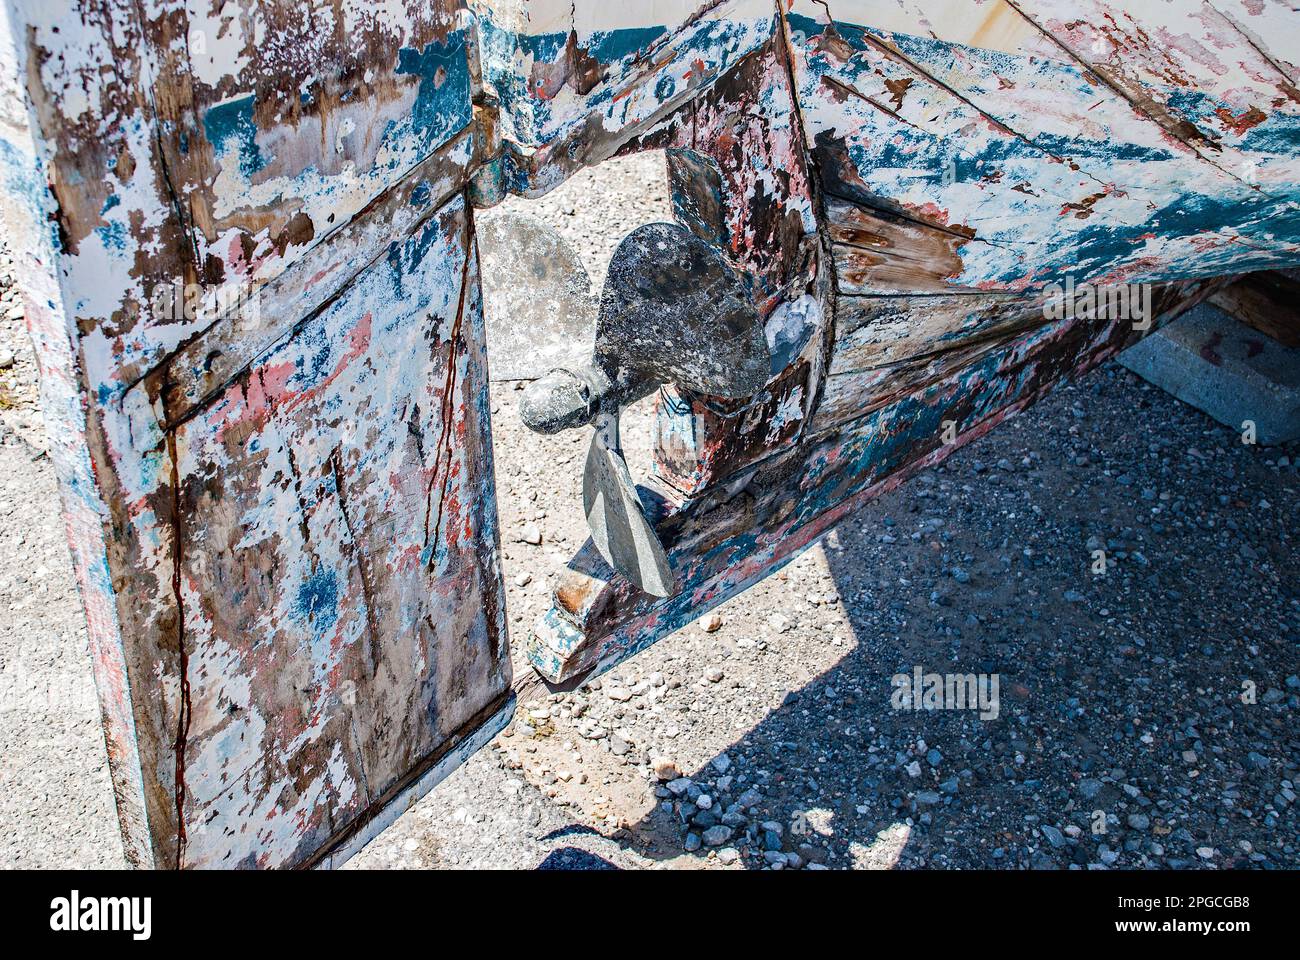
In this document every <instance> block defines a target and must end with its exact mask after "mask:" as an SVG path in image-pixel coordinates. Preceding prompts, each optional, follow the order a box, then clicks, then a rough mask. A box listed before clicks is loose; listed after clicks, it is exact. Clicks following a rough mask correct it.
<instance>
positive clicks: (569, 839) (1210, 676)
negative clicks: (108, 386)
mask: <svg viewBox="0 0 1300 960" xmlns="http://www.w3.org/2000/svg"><path fill="white" fill-rule="evenodd" d="M662 196H663V175H662V167H661V161H659V159H658V158H657V156H655V155H648V156H644V157H636V158H630V159H627V160H620V161H611V162H610V163H607V164H605V165H602V167H601V168H600V169H599V170H597V171H592V172H589V173H587V174H584V175H583V176H581V177H580V178H577V179H576V180H575V181H572V182H571V183H570V184H569V185H568V186H566V187H565V188H564V190H563V191H560V192H557V193H556V194H552V195H551V196H550V197H548V198H545V199H544V200H543V201H540V202H538V203H536V204H534V205H531V206H530V207H529V208H528V209H529V210H530V211H531V212H536V213H538V214H539V215H541V216H543V217H544V218H545V219H547V220H548V222H551V223H554V224H556V225H557V226H558V227H559V229H560V230H561V232H563V233H565V234H566V235H567V236H568V237H569V238H570V239H571V240H573V241H574V242H575V244H576V245H577V247H578V249H579V251H580V252H581V253H582V255H583V257H584V259H585V260H586V261H587V262H588V263H589V265H590V267H591V271H592V273H593V275H594V276H600V275H601V273H602V272H603V266H604V263H606V262H607V261H608V257H609V255H610V254H611V252H612V250H613V247H614V246H615V244H616V243H617V240H618V239H619V237H621V236H622V235H623V234H624V233H626V232H627V231H628V230H629V229H631V228H632V227H633V226H635V225H636V224H637V223H640V222H644V221H646V220H653V219H662V218H664V217H665V216H666V208H665V205H664V203H663V199H662ZM3 266H5V263H4V261H0V267H3ZM6 272H7V271H5V270H3V269H0V275H3V274H4V273H6ZM12 303H13V301H12V296H11V293H10V292H9V291H8V290H0V317H2V318H3V319H0V424H2V426H0V667H2V668H3V673H2V674H0V680H2V681H3V684H4V686H3V687H0V693H2V694H3V696H0V769H2V771H3V772H2V776H3V791H0V826H2V827H3V830H0V864H3V865H5V866H114V865H119V864H120V863H121V862H122V854H121V845H120V842H119V841H118V839H117V835H116V821H115V818H114V815H113V806H112V798H111V794H110V792H109V786H108V776H107V769H106V764H105V759H104V748H103V743H102V740H101V738H100V736H99V733H98V726H97V719H96V711H95V707H94V702H93V696H92V695H91V686H90V683H91V681H90V676H89V662H88V658H87V654H86V649H85V642H86V641H85V630H84V626H83V624H82V620H81V612H80V609H79V607H78V602H77V597H76V591H75V588H74V586H73V583H72V578H71V570H70V565H69V561H68V557H67V548H66V545H65V543H64V540H63V532H62V527H61V524H60V523H59V520H58V504H57V499H56V492H55V484H54V480H53V477H52V471H51V467H50V464H49V461H48V459H47V458H45V457H44V456H43V454H42V450H43V444H44V440H43V437H42V435H41V425H40V420H39V416H38V415H37V414H36V413H35V411H34V409H33V398H34V384H35V368H34V364H33V362H32V360H31V350H30V346H29V344H28V342H27V339H26V335H25V332H24V331H23V328H22V322H21V319H20V318H19V317H18V312H17V311H15V310H14V309H12ZM6 353H11V354H12V355H13V356H14V357H15V362H14V363H13V364H12V365H9V366H5V361H6V359H7V357H6ZM517 399H518V394H517V392H516V390H515V385H514V384H511V383H501V384H496V385H494V388H493V432H494V437H495V447H496V451H497V480H498V485H499V491H498V492H499V498H500V505H501V513H502V530H503V532H504V540H505V542H504V543H503V552H504V555H505V577H506V589H507V611H508V613H507V615H508V617H509V619H510V626H511V630H512V631H513V632H514V634H515V636H516V637H519V636H522V634H523V632H524V631H526V629H527V626H528V624H529V623H530V622H531V621H532V619H533V618H534V617H535V616H536V615H537V614H538V613H540V612H541V611H542V610H543V609H544V608H545V606H546V605H547V603H548V596H549V588H550V583H551V582H552V579H553V577H554V576H555V575H556V574H557V573H558V571H559V570H561V569H562V568H563V566H564V563H565V562H566V561H567V559H568V557H569V556H570V555H571V554H572V552H573V551H574V550H575V549H576V548H577V547H578V546H579V545H580V544H581V543H582V541H583V540H584V539H585V535H584V532H583V525H582V519H581V516H580V475H581V470H582V462H583V456H584V454H585V444H586V437H585V436H583V435H581V434H580V433H578V432H575V433H574V434H573V436H571V437H567V436H561V437H558V438H544V437H539V436H536V435H533V434H530V433H528V432H527V431H526V430H524V429H523V428H522V426H521V425H520V423H519V420H518V416H517V414H516V401H517ZM629 421H630V422H628V423H627V424H626V425H625V433H626V434H627V436H626V437H625V440H626V442H627V444H628V447H629V460H630V461H631V464H632V469H633V472H634V473H638V472H644V471H645V469H646V464H647V463H648V456H649V453H648V444H649V427H648V418H647V410H646V409H645V407H644V406H643V407H642V408H641V409H639V410H636V411H632V413H631V414H630V416H629ZM1298 458H1300V449H1297V448H1292V449H1279V448H1271V449H1270V448H1262V447H1256V446H1247V445H1245V444H1242V443H1241V442H1240V440H1239V438H1238V437H1237V436H1236V435H1235V434H1233V433H1231V432H1229V431H1227V430H1225V429H1223V428H1221V427H1219V426H1217V425H1216V424H1214V423H1213V422H1212V421H1210V420H1209V419H1208V418H1206V417H1205V416H1203V415H1202V414H1200V413H1199V412H1197V411H1195V410H1193V409H1191V408H1189V407H1187V406H1185V405H1183V404H1181V403H1179V402H1178V401H1177V400H1174V399H1173V398H1171V397H1169V396H1168V395H1166V394H1164V393H1163V392H1161V391H1159V390H1156V389H1154V388H1151V387H1148V386H1147V385H1145V384H1143V383H1142V382H1141V381H1139V380H1137V379H1136V378H1134V377H1133V376H1132V375H1131V374H1129V373H1127V372H1126V371H1124V370H1123V369H1122V368H1120V367H1118V366H1115V365H1108V366H1106V367H1104V368H1102V369H1100V370H1098V371H1096V372H1094V373H1093V374H1091V375H1089V376H1088V377H1086V378H1084V379H1083V380H1081V381H1080V382H1078V383H1077V384H1073V385H1063V386H1062V387H1061V388H1060V389H1059V390H1058V391H1057V392H1056V393H1055V394H1054V395H1053V396H1052V397H1050V398H1048V399H1047V400H1045V401H1043V402H1042V403H1040V404H1039V405H1038V406H1036V407H1034V408H1033V409H1031V410H1030V411H1028V412H1026V413H1024V414H1022V415H1021V416H1019V417H1017V418H1014V419H1012V420H1010V421H1008V422H1007V423H1005V424H1004V425H1002V426H1001V427H1000V428H999V429H998V430H995V431H993V432H992V433H991V434H990V435H989V436H987V437H985V438H984V439H982V440H980V441H978V442H976V443H974V444H971V445H970V446H968V447H966V448H965V449H963V450H961V451H959V452H958V453H956V454H955V455H954V456H953V457H952V458H950V459H949V460H948V461H947V462H946V464H945V465H943V466H941V467H939V468H937V469H935V470H933V471H930V472H929V473H927V474H925V475H922V476H920V477H918V478H917V479H915V480H913V481H912V482H910V483H909V484H907V485H905V486H904V487H903V488H901V489H899V490H896V491H894V492H892V493H890V494H889V495H887V496H884V497H881V498H880V499H879V500H878V501H875V502H873V503H871V504H869V505H867V506H865V507H864V508H862V509H861V510H859V511H857V512H856V513H855V514H853V515H852V516H851V517H849V518H848V519H847V520H845V521H844V522H843V523H842V524H840V525H839V527H837V528H836V529H835V530H834V531H832V532H831V533H830V534H829V535H827V536H826V537H825V538H823V540H822V541H821V542H820V543H819V544H817V545H816V546H814V547H813V548H812V549H810V550H808V551H807V552H805V553H804V554H803V555H802V556H801V557H799V558H798V559H796V560H795V561H794V562H792V563H791V564H789V565H788V566H787V567H786V568H785V569H784V570H782V571H781V572H779V573H777V574H776V575H774V576H772V577H769V578H768V579H767V580H765V581H764V582H762V583H760V584H758V585H756V586H755V587H753V588H751V589H750V590H748V591H746V592H745V593H743V594H741V595H740V596H738V597H736V598H734V599H732V600H731V601H729V602H728V603H726V604H724V605H723V606H721V607H719V608H718V610H717V611H716V613H715V614H713V615H711V616H709V617H707V618H705V619H704V620H703V621H702V622H700V623H698V624H695V625H692V626H691V627H689V628H687V629H684V630H681V631H679V632H678V633H676V634H674V635H673V636H671V637H668V638H666V639H664V640H663V641H661V642H660V643H659V644H657V645H656V646H655V647H653V648H651V649H650V650H649V651H647V652H646V653H644V654H642V655H641V656H639V657H637V658H636V659H634V660H633V661H631V662H629V663H627V664H625V665H623V666H622V667H621V668H619V669H617V670H615V671H614V672H613V675H612V676H606V677H605V678H603V679H602V680H600V681H597V682H595V683H593V684H592V686H591V688H590V689H587V690H584V691H582V692H580V693H577V694H569V695H563V696H559V697H553V698H549V699H545V700H541V701H538V702H534V703H532V704H529V705H527V706H526V707H525V708H524V709H523V710H522V711H521V713H520V716H519V717H518V719H517V720H516V722H515V724H514V725H513V726H512V728H511V729H510V730H509V731H507V733H505V734H503V735H502V736H501V737H499V738H498V739H497V740H496V741H495V742H494V743H493V744H492V745H491V746H490V747H488V748H487V749H485V750H483V751H481V752H480V753H479V754H478V755H476V756H475V757H474V758H472V759H471V760H470V761H469V762H468V763H467V764H466V765H465V766H464V767H463V768H461V769H460V770H459V771H457V772H456V773H454V774H452V775H451V776H450V777H449V778H448V779H447V780H446V781H445V782H444V783H443V784H442V785H440V786H439V787H438V788H437V789H435V790H434V791H432V792H431V793H430V794H429V795H428V796H427V797H426V798H425V799H423V800H422V801H421V802H420V803H418V804H417V805H416V806H415V807H414V808H413V809H412V810H411V811H409V812H408V813H407V814H406V815H404V816H403V817H402V818H401V819H400V820H398V822H397V823H396V824H394V825H393V826H392V827H391V828H390V829H389V830H387V831H386V832H385V833H384V834H383V835H382V836H381V837H379V838H378V839H377V840H376V841H375V842H374V843H372V844H371V845H370V846H369V847H368V848H367V849H366V850H364V851H363V852H362V853H361V854H360V855H359V856H358V857H356V858H355V859H354V860H353V861H352V864H351V866H353V867H405V868H429V867H434V868H440V867H456V866H459V867H526V868H533V867H539V868H570V867H586V868H601V867H611V866H612V867H620V868H629V867H632V868H635V867H641V868H701V867H703V868H718V869H724V868H729V869H742V868H751V869H757V868H768V869H791V868H804V869H813V868H819V867H830V868H847V867H860V868H879V867H889V866H895V865H896V866H900V867H1007V868H1015V867H1069V866H1077V867H1084V868H1102V867H1115V868H1124V867H1144V866H1169V867H1198V868H1226V867H1247V866H1256V867H1292V868H1294V867H1296V866H1298V865H1300V855H1298V848H1300V837H1298V835H1297V813H1296V808H1295V783H1296V778H1297V773H1298V771H1297V767H1298V766H1300V750H1298V747H1300V732H1298V731H1297V726H1296V724H1295V722H1294V716H1295V711H1296V710H1297V708H1300V678H1297V672H1300V667H1298V664H1297V660H1298V659H1300V658H1298V657H1297V641H1300V578H1297V569H1298V564H1297V544H1296V537H1297V533H1296V531H1298V530H1300V522H1298V521H1300V498H1297V495H1296V494H1297V488H1298V487H1300V476H1298V475H1297V459H1298ZM537 535H540V543H531V542H528V541H532V540H536V539H538V536H537ZM1096 550H1102V551H1104V552H1105V554H1106V566H1105V572H1104V574H1099V573H1095V572H1094V570H1095V569H1096V567H1097V562H1096V559H1095V553H1094V551H1096ZM917 666H919V667H921V668H922V669H923V670H924V671H927V672H937V673H949V672H953V673H976V674H991V675H996V676H997V677H998V682H999V711H998V716H997V717H996V719H989V720H981V719H980V718H979V717H978V716H977V714H976V713H975V712H972V711H957V710H952V711H912V710H901V711H896V710H894V709H892V708H891V694H892V693H893V690H892V687H891V677H893V676H894V675H895V674H900V673H903V674H910V673H911V672H912V670H913V668H914V667H917ZM519 669H524V668H523V667H522V666H520V668H519ZM1252 694H1253V695H1252ZM1098 811H1100V812H1099V813H1098ZM1103 830H1104V832H1101V831H1103Z"/></svg>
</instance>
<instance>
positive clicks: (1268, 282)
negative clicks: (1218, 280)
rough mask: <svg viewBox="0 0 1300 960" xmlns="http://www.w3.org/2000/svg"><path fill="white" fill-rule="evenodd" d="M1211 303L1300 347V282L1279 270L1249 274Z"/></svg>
mask: <svg viewBox="0 0 1300 960" xmlns="http://www.w3.org/2000/svg"><path fill="white" fill-rule="evenodd" d="M1210 302H1211V303H1213V304H1214V305H1215V306H1216V307H1219V308H1220V309H1221V310H1224V311H1225V312H1227V313H1229V314H1231V315H1232V316H1233V317H1236V318H1237V319H1238V320H1240V321H1241V322H1242V323H1244V324H1246V325H1247V326H1248V327H1253V328H1254V329H1256V330H1258V331H1259V332H1260V333H1263V334H1266V335H1268V336H1270V337H1272V338H1273V339H1274V340H1276V341H1277V342H1278V343H1280V344H1282V345H1283V346H1286V347H1300V279H1298V278H1296V277H1292V276H1288V275H1287V274H1286V273H1283V272H1279V271H1268V272H1265V273H1250V274H1247V275H1246V276H1244V277H1242V278H1241V279H1240V280H1238V281H1237V282H1236V283H1234V284H1232V285H1231V286H1229V287H1226V288H1225V289H1223V290H1220V291H1219V292H1218V293H1216V294H1215V295H1214V297H1213V298H1211V301H1210Z"/></svg>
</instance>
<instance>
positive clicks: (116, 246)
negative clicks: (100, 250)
mask: <svg viewBox="0 0 1300 960" xmlns="http://www.w3.org/2000/svg"><path fill="white" fill-rule="evenodd" d="M95 234H96V235H97V236H98V237H99V240H100V242H101V243H102V244H103V245H104V249H106V250H125V249H126V224H125V223H123V222H122V221H120V220H110V221H108V223H106V224H104V225H103V226H102V227H96V228H95Z"/></svg>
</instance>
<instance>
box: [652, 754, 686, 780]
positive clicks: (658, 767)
mask: <svg viewBox="0 0 1300 960" xmlns="http://www.w3.org/2000/svg"><path fill="white" fill-rule="evenodd" d="M650 769H651V770H653V771H654V774H655V777H656V778H657V779H659V780H662V781H663V782H664V783H667V782H668V781H669V780H676V779H678V778H679V777H681V775H682V772H681V771H680V770H679V769H677V763H676V761H674V760H670V759H668V758H667V757H655V758H654V759H653V760H651V761H650Z"/></svg>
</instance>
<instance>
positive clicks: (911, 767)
mask: <svg viewBox="0 0 1300 960" xmlns="http://www.w3.org/2000/svg"><path fill="white" fill-rule="evenodd" d="M903 769H904V770H906V771H907V775H908V776H909V777H919V776H920V775H921V763H920V761H918V760H913V761H912V762H911V763H909V764H908V765H907V766H906V767H904V768H903Z"/></svg>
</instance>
